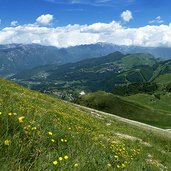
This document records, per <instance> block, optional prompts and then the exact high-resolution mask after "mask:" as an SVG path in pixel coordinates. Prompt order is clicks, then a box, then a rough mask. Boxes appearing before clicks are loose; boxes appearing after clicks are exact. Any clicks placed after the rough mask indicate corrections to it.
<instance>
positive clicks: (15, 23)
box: [10, 21, 18, 27]
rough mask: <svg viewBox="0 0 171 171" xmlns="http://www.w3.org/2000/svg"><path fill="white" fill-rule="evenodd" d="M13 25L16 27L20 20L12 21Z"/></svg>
mask: <svg viewBox="0 0 171 171" xmlns="http://www.w3.org/2000/svg"><path fill="white" fill-rule="evenodd" d="M10 25H11V26H12V27H15V26H17V25H18V21H12V22H11V24H10Z"/></svg>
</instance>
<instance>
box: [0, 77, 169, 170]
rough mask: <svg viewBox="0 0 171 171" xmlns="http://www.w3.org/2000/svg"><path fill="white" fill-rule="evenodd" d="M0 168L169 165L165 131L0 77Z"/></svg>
mask: <svg viewBox="0 0 171 171" xmlns="http://www.w3.org/2000/svg"><path fill="white" fill-rule="evenodd" d="M0 130H1V131H0V167H1V170H3V171H9V170H20V171H25V170H35V171H39V170H40V171H41V170H70V171H72V170H79V171H102V170H103V171H109V170H130V171H137V170H148V171H157V170H163V171H166V170H171V163H170V161H171V151H170V150H171V135H170V133H169V132H164V131H162V130H161V131H160V130H157V129H152V128H148V127H146V126H141V125H140V124H138V125H137V126H135V125H132V124H130V123H126V122H123V121H119V120H117V119H116V118H113V117H112V116H105V115H103V114H101V113H96V112H93V111H91V110H88V109H87V110H86V109H83V108H82V107H75V106H73V105H72V104H69V103H66V102H63V101H60V100H56V99H53V98H51V97H49V96H46V95H42V94H40V93H36V92H32V91H29V90H27V89H25V88H23V87H20V86H18V85H15V84H13V83H11V82H8V81H5V80H2V79H0Z"/></svg>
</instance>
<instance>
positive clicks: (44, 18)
mask: <svg viewBox="0 0 171 171" xmlns="http://www.w3.org/2000/svg"><path fill="white" fill-rule="evenodd" d="M52 21H53V15H51V14H45V15H41V16H40V17H38V18H37V19H36V22H37V24H38V25H42V26H47V25H49V24H50V23H51V22H52Z"/></svg>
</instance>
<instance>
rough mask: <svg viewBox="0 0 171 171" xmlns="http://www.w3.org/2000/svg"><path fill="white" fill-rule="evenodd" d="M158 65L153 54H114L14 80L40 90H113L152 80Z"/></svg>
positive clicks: (45, 68)
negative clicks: (129, 84) (119, 86)
mask: <svg viewBox="0 0 171 171" xmlns="http://www.w3.org/2000/svg"><path fill="white" fill-rule="evenodd" d="M156 63H157V61H156V59H155V58H154V57H153V56H152V55H149V54H133V55H130V54H129V55H124V54H122V53H120V52H114V53H112V54H109V55H107V56H104V57H100V58H93V59H87V60H83V61H80V62H77V63H70V64H66V65H62V66H56V65H50V66H43V67H39V68H35V69H32V70H27V71H24V72H21V73H19V74H16V75H15V76H13V77H12V78H13V79H15V80H16V81H18V82H20V83H21V82H22V83H26V84H28V85H29V86H31V87H32V88H33V89H37V90H52V91H53V90H54V89H55V87H58V88H65V89H67V88H69V89H70V88H74V89H80V90H88V91H89V90H91V91H96V90H106V91H111V90H112V89H113V87H114V86H115V85H120V84H126V83H129V82H130V83H132V82H146V81H148V80H149V79H151V77H152V76H153V71H154V69H155V67H154V68H153V67H152V66H154V65H155V64H156ZM40 82H41V83H40ZM35 84H36V85H35Z"/></svg>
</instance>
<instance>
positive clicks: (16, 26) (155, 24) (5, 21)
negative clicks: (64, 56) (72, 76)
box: [0, 0, 171, 47]
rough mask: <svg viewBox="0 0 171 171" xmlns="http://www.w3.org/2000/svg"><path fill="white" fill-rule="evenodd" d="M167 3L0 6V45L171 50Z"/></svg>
mask: <svg viewBox="0 0 171 171" xmlns="http://www.w3.org/2000/svg"><path fill="white" fill-rule="evenodd" d="M170 11H171V1H170V0H163V1H161V0H0V44H10V43H25V44H30V43H38V44H42V45H51V46H56V47H68V46H76V45H81V44H90V43H98V42H105V43H113V44H117V45H136V46H148V47H149V46H150V47H156V46H164V47H171V12H170Z"/></svg>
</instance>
